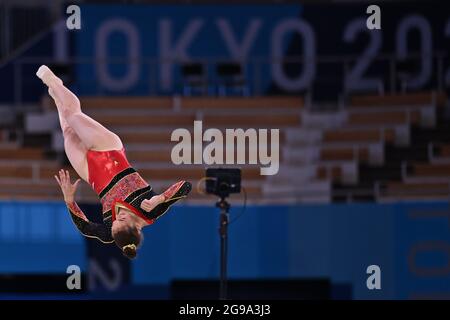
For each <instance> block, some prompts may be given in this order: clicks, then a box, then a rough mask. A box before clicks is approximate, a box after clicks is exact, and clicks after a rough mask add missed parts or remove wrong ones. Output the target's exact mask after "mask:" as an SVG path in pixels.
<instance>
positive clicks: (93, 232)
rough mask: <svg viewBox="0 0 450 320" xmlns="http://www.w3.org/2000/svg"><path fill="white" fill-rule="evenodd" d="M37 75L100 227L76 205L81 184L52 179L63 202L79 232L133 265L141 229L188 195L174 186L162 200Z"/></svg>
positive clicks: (52, 78)
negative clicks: (90, 193)
mask: <svg viewBox="0 0 450 320" xmlns="http://www.w3.org/2000/svg"><path fill="white" fill-rule="evenodd" d="M36 75H37V76H38V77H39V78H40V79H41V80H42V81H43V82H44V83H45V84H46V85H47V86H48V93H49V94H50V96H51V97H52V98H53V100H54V101H55V104H56V106H57V109H58V115H59V122H60V124H61V129H62V132H63V135H64V149H65V152H66V155H67V158H68V159H69V161H70V163H71V165H72V166H73V168H74V170H75V171H76V172H77V174H78V175H79V176H80V177H81V178H82V179H83V180H84V181H86V182H87V183H89V184H90V185H91V187H92V188H93V189H94V191H95V192H96V193H97V194H98V196H99V198H100V201H101V203H102V212H103V223H93V222H90V221H89V220H88V219H87V218H86V216H85V214H84V213H83V212H82V211H81V210H80V208H79V207H78V205H77V203H76V202H75V200H74V198H75V192H76V190H77V187H78V184H79V182H80V179H78V180H77V181H75V183H73V184H72V183H71V181H70V175H69V172H68V171H64V170H60V171H59V176H58V175H55V179H56V181H57V182H58V184H59V186H60V187H61V190H62V192H63V194H64V201H65V202H66V205H67V208H68V209H69V212H70V215H71V217H72V220H73V222H74V223H75V225H76V226H77V228H78V229H79V230H80V232H81V233H82V234H83V235H84V236H86V237H90V238H97V239H98V240H100V241H102V242H104V243H112V242H115V243H116V245H117V246H118V247H119V248H120V249H121V250H122V252H123V254H124V255H125V256H126V257H128V258H130V259H133V258H135V257H136V252H137V249H138V247H139V244H140V243H141V242H142V238H143V236H142V228H144V227H146V226H148V225H151V224H152V223H153V222H154V221H155V220H156V219H158V218H159V217H161V216H162V215H163V214H165V213H166V212H167V210H168V209H169V207H170V206H171V205H172V204H174V203H175V202H177V201H178V200H180V199H182V198H185V197H186V196H187V195H188V193H189V192H190V191H191V187H192V186H191V184H190V183H189V182H186V181H179V182H178V183H176V184H174V185H172V186H171V187H170V188H169V189H167V190H166V191H165V192H163V193H162V194H157V193H155V192H154V191H153V190H152V188H151V186H150V185H149V184H148V183H147V182H146V181H145V180H144V179H143V178H142V177H141V176H140V175H139V173H138V172H136V170H134V169H133V167H131V165H130V163H129V162H128V160H127V158H126V155H125V150H124V147H123V144H122V141H121V140H120V138H119V137H118V136H117V135H116V134H114V133H113V132H111V131H109V130H108V129H106V128H105V127H104V126H102V125H101V124H100V123H98V122H97V121H95V120H94V119H92V118H90V117H88V116H87V115H85V114H84V113H83V112H82V111H81V107H80V101H79V100H78V98H77V97H76V96H75V94H73V93H72V92H71V91H70V90H69V89H67V88H66V87H65V86H64V85H63V82H62V80H61V79H59V78H58V77H57V76H56V75H55V74H54V73H53V72H52V71H51V70H50V69H49V68H48V67H47V66H41V67H40V68H39V70H38V71H37V73H36Z"/></svg>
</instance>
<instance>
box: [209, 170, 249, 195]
mask: <svg viewBox="0 0 450 320" xmlns="http://www.w3.org/2000/svg"><path fill="white" fill-rule="evenodd" d="M206 177H207V179H206V193H210V194H215V195H217V196H219V197H220V198H226V197H228V196H229V195H230V194H232V193H240V192H241V169H239V168H208V169H206Z"/></svg>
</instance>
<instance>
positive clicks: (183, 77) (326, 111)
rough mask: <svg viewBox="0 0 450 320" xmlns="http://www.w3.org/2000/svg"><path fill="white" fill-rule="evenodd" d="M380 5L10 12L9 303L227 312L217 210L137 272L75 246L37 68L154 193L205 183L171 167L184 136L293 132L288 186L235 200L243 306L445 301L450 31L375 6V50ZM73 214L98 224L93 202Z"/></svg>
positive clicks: (156, 247)
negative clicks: (71, 23)
mask: <svg viewBox="0 0 450 320" xmlns="http://www.w3.org/2000/svg"><path fill="white" fill-rule="evenodd" d="M72 4H76V5H78V6H79V8H80V10H81V29H79V30H77V29H75V30H69V29H68V28H67V24H66V22H67V19H68V18H69V17H70V14H68V13H67V12H66V9H67V7H68V6H69V5H72ZM369 4H372V3H369V2H367V1H357V0H354V1H331V0H329V1H281V0H280V1H276V0H272V1H269V0H253V1H250V0H247V1H196V0H191V1H182V0H178V1H177V0H171V1H164V2H163V1H160V2H158V1H144V0H142V1H106V0H104V1H95V2H94V1H71V2H70V3H69V2H66V1H38V0H27V1H24V0H14V1H12V0H11V1H6V0H2V1H1V2H0V85H1V90H0V197H1V202H0V256H1V259H0V299H14V298H31V299H32V298H61V299H95V298H111V299H116V298H117V299H136V298H139V299H172V298H179V299H183V298H212V299H215V298H217V297H218V275H219V236H218V225H219V221H218V219H219V212H218V209H217V208H216V207H215V202H216V201H217V199H216V198H215V197H214V196H207V195H202V194H201V193H199V192H197V191H196V190H194V192H193V194H192V196H191V197H190V198H189V199H188V200H186V201H184V202H183V203H181V204H179V205H177V206H176V207H174V208H173V210H172V211H171V213H170V214H168V215H167V216H165V217H164V218H163V219H161V220H159V221H158V222H157V223H156V224H155V225H153V226H152V227H151V228H148V230H145V244H144V245H143V247H142V248H141V250H140V251H139V255H138V259H137V260H135V261H132V262H130V261H128V260H126V259H125V258H123V257H122V256H121V253H120V251H119V250H117V249H116V248H115V246H109V245H103V244H101V243H99V242H97V241H94V240H89V239H86V238H83V237H82V236H81V235H80V234H79V233H78V231H77V230H76V228H75V227H74V226H73V224H72V222H71V220H70V216H69V214H68V212H67V210H66V207H65V205H64V203H63V201H62V200H63V199H62V196H61V194H60V191H59V189H58V186H57V184H56V183H55V182H54V178H53V175H54V174H55V173H56V172H57V170H58V169H59V168H61V167H66V168H68V169H71V168H70V165H69V164H68V161H67V159H66V157H65V155H64V150H63V141H62V136H61V132H60V128H59V124H58V118H57V114H56V112H55V107H54V105H53V103H52V101H51V100H50V99H49V96H48V95H47V92H46V88H45V86H43V85H42V83H41V81H39V79H37V78H36V76H35V72H36V70H37V69H38V67H39V66H40V65H41V64H47V65H49V66H50V67H51V68H52V69H53V70H54V71H55V73H56V74H58V75H59V76H60V77H61V78H62V79H63V80H64V81H65V83H66V85H67V86H69V87H70V88H71V89H72V90H73V91H74V92H75V93H76V94H77V95H78V96H79V97H80V100H81V102H82V108H83V110H84V111H85V112H86V113H87V114H89V115H91V116H92V117H94V118H95V119H97V120H98V121H99V122H101V123H103V124H104V125H105V126H107V127H108V128H110V129H111V130H113V131H114V132H116V133H118V134H119V135H120V136H121V138H122V140H123V141H124V144H125V146H126V149H127V154H128V158H129V160H130V162H131V163H132V165H133V166H134V167H135V168H137V169H138V170H139V171H140V172H141V174H142V175H143V176H144V177H145V178H147V179H148V181H149V183H150V184H151V185H152V186H153V188H154V189H156V190H164V188H166V187H167V186H169V185H170V184H171V183H173V182H175V181H177V180H179V179H186V180H190V181H192V182H193V183H194V185H195V184H196V183H197V182H198V181H199V180H200V179H201V178H202V177H203V176H204V172H205V167H206V166H205V165H178V166H177V165H174V164H173V163H172V161H171V158H170V155H171V149H172V148H173V146H174V145H175V142H172V141H171V140H170V135H171V132H172V131H173V130H174V129H176V128H187V129H189V130H190V131H191V132H192V131H193V121H194V120H202V121H203V126H204V128H208V127H209V128H219V129H225V128H244V129H245V128H279V129H280V170H279V172H278V173H277V174H276V175H273V176H262V175H260V172H259V167H260V166H259V165H240V167H241V168H242V175H243V176H242V179H243V180H242V185H243V187H244V190H245V192H242V193H241V194H237V195H232V196H231V198H230V203H231V220H232V223H231V225H230V229H229V237H230V240H229V241H230V247H229V277H230V297H231V298H275V299H414V298H437V299H446V298H449V297H450V277H449V274H450V232H449V231H450V223H449V218H450V208H449V195H450V180H449V178H450V114H449V102H448V98H447V92H448V89H449V88H450V56H449V49H450V14H449V12H450V11H449V10H448V7H446V6H445V5H446V3H445V2H444V1H442V2H433V1H381V2H378V5H379V6H380V8H381V30H369V29H368V28H367V26H366V20H367V18H368V17H369V14H367V13H366V9H367V7H368V5H369ZM73 174H74V173H73ZM244 190H243V191H244ZM78 202H79V203H80V204H82V205H81V207H82V208H83V209H84V210H85V212H87V213H88V215H89V217H90V219H92V220H98V221H101V217H100V212H101V209H100V205H99V201H98V199H97V198H96V195H95V194H94V192H93V191H91V190H90V189H89V186H88V185H87V184H84V183H83V186H82V187H81V189H80V190H79V191H78ZM69 265H78V266H80V268H81V271H82V274H83V284H82V289H81V290H79V291H76V292H69V291H68V290H67V288H66V278H67V277H68V274H67V273H66V269H67V267H68V266H69ZM371 265H376V266H379V268H380V271H381V289H379V290H376V289H375V290H369V289H368V287H367V283H366V281H367V278H368V277H369V274H368V273H367V268H368V267H369V266H371Z"/></svg>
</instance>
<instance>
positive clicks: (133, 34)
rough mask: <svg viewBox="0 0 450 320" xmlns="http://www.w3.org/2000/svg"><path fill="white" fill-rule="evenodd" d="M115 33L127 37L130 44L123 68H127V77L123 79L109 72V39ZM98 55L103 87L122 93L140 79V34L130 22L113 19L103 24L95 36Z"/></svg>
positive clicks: (100, 78)
mask: <svg viewBox="0 0 450 320" xmlns="http://www.w3.org/2000/svg"><path fill="white" fill-rule="evenodd" d="M114 32H120V33H122V34H123V35H125V37H126V39H127V41H128V44H127V45H126V46H125V47H126V48H128V56H127V58H125V59H124V63H123V66H125V67H127V70H126V72H125V75H124V76H123V77H121V78H117V77H113V76H112V75H111V74H110V73H109V70H108V61H107V58H108V53H107V45H108V39H109V37H110V36H111V34H112V33H114ZM95 43H96V50H95V52H96V53H97V60H99V63H97V64H96V65H97V74H98V76H99V80H100V83H101V85H102V86H103V87H104V88H106V89H109V90H113V91H122V90H126V89H129V88H130V87H132V86H133V85H134V84H136V82H137V81H138V79H139V63H138V61H139V59H138V58H139V52H140V45H139V33H138V31H137V30H136V27H135V26H134V25H132V24H131V23H130V22H128V21H127V20H124V19H111V20H108V21H106V22H105V23H103V24H102V25H101V26H100V28H98V31H97V34H96V36H95ZM127 60H131V61H132V63H125V62H126V61H127Z"/></svg>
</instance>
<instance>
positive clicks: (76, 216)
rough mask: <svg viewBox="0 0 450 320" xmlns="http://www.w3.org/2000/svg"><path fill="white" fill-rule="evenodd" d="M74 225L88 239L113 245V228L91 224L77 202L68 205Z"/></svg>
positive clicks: (101, 224) (100, 224)
mask: <svg viewBox="0 0 450 320" xmlns="http://www.w3.org/2000/svg"><path fill="white" fill-rule="evenodd" d="M67 208H68V209H69V212H70V216H71V218H72V221H73V223H74V224H75V226H76V227H77V228H78V230H79V231H80V232H81V234H82V235H84V236H85V237H88V238H96V239H98V240H100V241H101V242H103V243H112V242H114V239H113V237H112V235H111V228H109V227H108V226H107V225H105V224H103V223H94V222H90V221H89V220H88V219H87V217H86V216H85V215H84V213H83V211H81V209H80V208H79V207H78V205H77V203H76V202H72V203H70V204H67Z"/></svg>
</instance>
